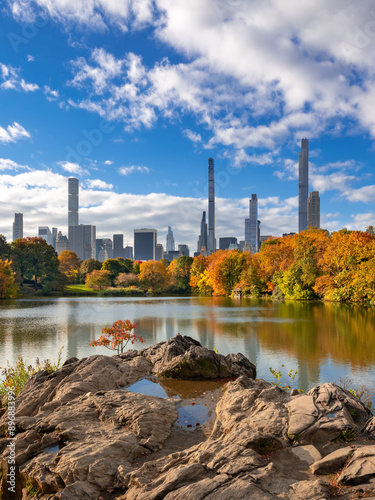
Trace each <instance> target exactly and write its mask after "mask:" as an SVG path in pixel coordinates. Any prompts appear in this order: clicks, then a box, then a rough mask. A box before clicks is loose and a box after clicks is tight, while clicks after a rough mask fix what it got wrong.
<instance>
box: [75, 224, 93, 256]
mask: <svg viewBox="0 0 375 500" xmlns="http://www.w3.org/2000/svg"><path fill="white" fill-rule="evenodd" d="M69 230H70V235H71V236H72V240H70V238H69V250H71V251H72V252H75V253H76V254H77V255H78V257H79V258H80V259H81V260H87V259H95V258H96V226H92V225H86V224H80V225H78V226H70V227H69ZM72 242H73V245H72Z"/></svg>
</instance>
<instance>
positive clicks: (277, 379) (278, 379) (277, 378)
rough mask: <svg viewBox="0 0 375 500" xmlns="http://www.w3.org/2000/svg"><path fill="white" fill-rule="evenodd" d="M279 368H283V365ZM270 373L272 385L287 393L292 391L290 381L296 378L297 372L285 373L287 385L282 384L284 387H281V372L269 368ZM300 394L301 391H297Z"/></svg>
mask: <svg viewBox="0 0 375 500" xmlns="http://www.w3.org/2000/svg"><path fill="white" fill-rule="evenodd" d="M281 368H285V365H281ZM270 372H271V373H272V375H273V377H274V379H275V382H271V384H272V385H276V386H277V387H280V389H282V390H283V391H285V392H289V391H291V390H292V381H293V380H294V379H295V378H296V376H297V374H298V370H289V371H288V373H287V377H288V383H286V382H285V383H284V385H281V379H282V376H283V375H282V373H281V370H280V371H277V370H276V368H272V367H270ZM299 392H302V391H299Z"/></svg>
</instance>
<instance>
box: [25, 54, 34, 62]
mask: <svg viewBox="0 0 375 500" xmlns="http://www.w3.org/2000/svg"><path fill="white" fill-rule="evenodd" d="M26 57H27V60H28V62H32V61H34V60H35V58H34V56H32V55H30V54H28V55H27V56H26Z"/></svg>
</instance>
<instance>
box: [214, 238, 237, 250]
mask: <svg viewBox="0 0 375 500" xmlns="http://www.w3.org/2000/svg"><path fill="white" fill-rule="evenodd" d="M230 245H235V246H236V248H237V247H238V243H237V238H235V237H234V236H227V237H224V238H219V249H220V250H228V249H229V247H230Z"/></svg>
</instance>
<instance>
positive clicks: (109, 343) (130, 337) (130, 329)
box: [89, 271, 144, 354]
mask: <svg viewBox="0 0 375 500" xmlns="http://www.w3.org/2000/svg"><path fill="white" fill-rule="evenodd" d="M105 272H106V271H105ZM136 328H137V325H136V323H132V322H131V321H129V320H128V319H126V320H125V321H122V320H118V321H115V322H114V323H113V325H112V326H111V327H109V328H103V329H102V334H103V335H101V337H99V338H98V339H97V340H93V341H92V342H90V344H89V345H90V346H91V347H99V346H103V347H106V348H107V349H110V350H111V351H117V354H122V353H123V352H124V350H125V348H126V346H127V345H128V343H129V342H131V343H132V344H134V342H144V340H143V338H142V337H140V336H139V335H137V334H136V332H135V330H136Z"/></svg>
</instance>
